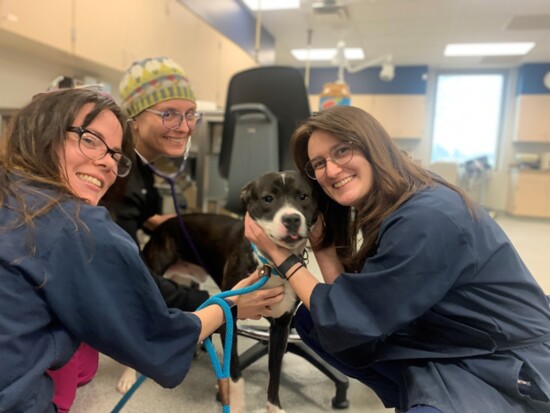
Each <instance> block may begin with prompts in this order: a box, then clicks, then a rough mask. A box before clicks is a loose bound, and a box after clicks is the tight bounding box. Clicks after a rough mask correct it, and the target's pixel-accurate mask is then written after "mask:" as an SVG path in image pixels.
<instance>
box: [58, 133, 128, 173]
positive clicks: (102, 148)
mask: <svg viewBox="0 0 550 413" xmlns="http://www.w3.org/2000/svg"><path fill="white" fill-rule="evenodd" d="M67 132H74V133H76V134H78V149H80V152H82V154H83V155H84V156H85V157H86V158H88V159H92V160H94V161H97V160H99V159H103V158H105V156H107V155H111V158H113V159H114V161H115V162H116V167H117V168H116V174H117V176H119V177H121V178H124V177H125V176H127V175H128V174H129V173H130V168H131V167H132V161H130V159H129V158H128V157H127V156H126V155H124V154H122V153H121V152H118V151H115V150H113V149H111V148H109V146H107V144H106V143H105V141H104V140H103V139H102V138H100V137H99V136H97V135H96V134H95V133H93V132H91V131H89V130H88V129H84V128H83V127H81V126H70V127H68V128H67Z"/></svg>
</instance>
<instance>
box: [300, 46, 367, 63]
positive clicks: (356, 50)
mask: <svg viewBox="0 0 550 413" xmlns="http://www.w3.org/2000/svg"><path fill="white" fill-rule="evenodd" d="M291 53H292V56H294V58H295V59H296V60H300V61H305V60H316V61H319V60H332V59H334V56H336V49H335V48H332V49H292V51H291ZM344 55H345V56H346V59H347V60H362V59H364V58H365V53H364V52H363V49H361V48H360V47H349V48H348V47H346V48H345V49H344Z"/></svg>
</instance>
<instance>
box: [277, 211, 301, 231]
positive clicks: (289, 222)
mask: <svg viewBox="0 0 550 413" xmlns="http://www.w3.org/2000/svg"><path fill="white" fill-rule="evenodd" d="M282 221H283V225H284V226H285V228H286V229H288V230H289V231H290V232H294V233H296V232H298V229H299V228H300V223H301V220H300V215H299V214H287V215H284V216H283V219H282Z"/></svg>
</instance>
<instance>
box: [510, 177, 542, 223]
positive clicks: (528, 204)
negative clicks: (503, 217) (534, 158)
mask: <svg viewBox="0 0 550 413" xmlns="http://www.w3.org/2000/svg"><path fill="white" fill-rule="evenodd" d="M509 182H510V186H509V190H508V206H507V211H508V212H509V213H510V214H512V215H518V216H524V217H535V218H550V171H538V170H518V169H513V170H512V171H511V172H510V181H509Z"/></svg>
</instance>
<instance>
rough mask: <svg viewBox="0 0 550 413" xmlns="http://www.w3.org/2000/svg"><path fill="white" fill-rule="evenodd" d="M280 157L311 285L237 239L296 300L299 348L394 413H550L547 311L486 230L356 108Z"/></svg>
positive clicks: (288, 265)
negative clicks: (301, 219) (299, 220)
mask: <svg viewBox="0 0 550 413" xmlns="http://www.w3.org/2000/svg"><path fill="white" fill-rule="evenodd" d="M292 148H293V156H294V160H295V163H296V166H297V168H298V170H299V171H301V172H302V173H303V174H304V175H305V176H308V177H309V179H310V180H311V183H312V185H313V187H314V194H315V197H316V199H317V202H318V204H319V206H320V211H321V215H322V219H321V221H320V222H319V223H317V225H316V227H315V228H314V235H312V238H311V239H310V241H311V244H312V248H313V251H314V253H315V257H316V259H317V262H318V264H319V268H320V269H321V273H322V277H323V279H324V282H319V281H318V280H317V278H315V277H314V276H313V275H312V274H311V273H310V272H309V271H308V270H307V269H306V268H304V267H303V266H302V264H301V262H300V261H299V260H298V258H297V257H294V256H292V255H290V256H289V254H288V252H287V251H285V250H283V249H281V248H279V247H278V246H277V245H275V244H274V243H273V242H271V241H270V239H269V238H268V237H267V236H266V235H265V234H264V233H263V231H262V230H261V229H260V227H259V226H257V225H256V224H255V223H254V222H253V221H252V220H251V219H250V218H249V217H247V218H246V221H245V226H246V236H247V237H248V238H249V239H250V240H251V241H252V242H254V243H255V244H256V246H257V247H258V248H260V249H262V250H264V251H265V252H266V253H268V254H269V255H270V256H271V257H272V259H273V261H274V262H275V263H276V264H277V265H278V266H280V267H281V268H283V269H284V270H285V271H286V273H284V274H285V276H286V277H287V278H288V279H289V282H290V284H291V286H292V287H293V288H294V290H295V291H296V293H297V295H298V296H299V297H300V299H301V300H302V301H303V306H301V307H300V309H299V310H298V312H297V315H296V320H295V321H296V327H297V330H298V332H299V334H300V336H301V337H302V339H303V340H304V342H305V343H307V344H308V345H309V346H310V347H312V348H313V349H314V350H315V351H316V352H317V353H319V354H320V355H321V356H322V357H323V358H324V359H326V360H327V361H328V362H329V363H331V364H332V365H333V366H334V367H336V368H337V369H339V370H340V371H342V372H343V373H344V374H346V375H349V376H350V377H353V378H356V379H358V380H360V381H361V382H363V383H364V384H366V385H367V386H369V387H370V388H372V389H373V390H374V391H375V392H376V394H377V395H378V396H379V397H380V399H381V400H382V402H383V403H384V405H385V406H386V407H395V408H396V411H400V412H405V411H406V412H411V413H413V412H414V413H421V412H422V413H438V412H444V413H464V412H484V413H489V412H490V413H502V412H506V413H516V412H517V413H520V412H521V413H527V412H532V413H534V412H539V413H540V412H550V402H549V398H550V308H549V305H548V301H547V298H546V297H545V295H544V293H543V291H542V289H541V288H540V286H539V285H538V284H537V282H536V281H535V280H534V278H533V277H532V275H531V274H530V273H529V271H528V269H527V268H526V267H525V265H524V264H523V262H522V261H521V259H520V257H519V256H518V253H517V252H516V250H515V249H514V247H513V246H512V244H511V242H510V240H509V239H508V238H507V237H506V235H505V234H504V232H503V231H502V230H501V228H500V227H499V226H498V225H497V224H496V222H495V221H494V220H493V219H492V218H491V217H490V216H489V215H488V214H487V213H486V212H485V211H484V210H483V209H482V208H480V207H479V206H477V205H475V204H474V203H473V202H472V201H471V200H470V199H468V197H467V196H466V195H465V194H464V193H463V191H462V190H460V189H459V188H457V187H455V186H453V185H451V184H449V183H447V182H446V181H444V180H443V179H441V178H440V177H438V176H436V175H434V174H432V173H430V172H429V171H427V170H425V169H424V168H422V167H421V166H419V165H417V164H416V163H414V162H413V161H412V160H411V159H410V158H408V157H407V156H406V155H404V154H403V153H402V152H401V151H400V150H399V149H398V148H397V146H396V145H395V144H394V143H393V142H392V140H391V139H390V137H389V136H388V134H387V132H386V131H385V130H384V129H383V127H382V126H381V125H380V124H379V123H378V122H377V121H376V120H375V119H374V118H373V117H372V116H370V115H369V114H368V113H366V112H364V111H363V110H361V109H358V108H354V107H344V106H337V107H332V108H329V109H327V110H325V111H323V112H321V113H320V114H318V115H317V116H313V117H311V118H310V119H308V120H307V121H306V122H305V123H304V124H303V125H302V126H300V127H299V128H298V129H297V130H296V131H295V133H294V135H293V137H292Z"/></svg>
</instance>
